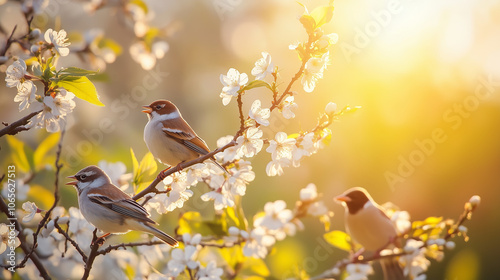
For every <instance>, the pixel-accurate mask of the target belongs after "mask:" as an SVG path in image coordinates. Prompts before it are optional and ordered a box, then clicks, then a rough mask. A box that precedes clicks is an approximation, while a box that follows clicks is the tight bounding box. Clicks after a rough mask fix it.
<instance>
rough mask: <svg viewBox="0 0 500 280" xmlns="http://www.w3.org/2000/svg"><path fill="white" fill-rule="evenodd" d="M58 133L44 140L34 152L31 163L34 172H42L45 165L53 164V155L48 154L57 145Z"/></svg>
mask: <svg viewBox="0 0 500 280" xmlns="http://www.w3.org/2000/svg"><path fill="white" fill-rule="evenodd" d="M59 137H60V133H52V134H49V136H47V138H45V139H44V140H43V141H42V143H40V145H38V147H37V148H36V150H35V153H34V155H33V163H34V166H35V171H40V170H42V169H43V168H44V167H45V166H46V165H48V164H53V163H54V160H55V155H49V152H50V151H51V150H52V149H53V148H54V147H55V146H56V145H57V143H58V141H59Z"/></svg>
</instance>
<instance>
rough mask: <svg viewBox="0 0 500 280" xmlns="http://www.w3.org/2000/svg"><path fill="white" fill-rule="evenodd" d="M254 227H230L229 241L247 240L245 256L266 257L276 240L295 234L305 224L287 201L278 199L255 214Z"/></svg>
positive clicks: (244, 250)
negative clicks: (248, 230) (245, 228)
mask: <svg viewBox="0 0 500 280" xmlns="http://www.w3.org/2000/svg"><path fill="white" fill-rule="evenodd" d="M253 227H254V228H253V229H252V230H251V231H250V232H247V231H245V230H242V229H238V228H236V227H230V228H229V237H228V238H227V241H228V242H235V241H237V240H243V241H245V244H244V246H243V254H244V255H245V256H247V257H253V258H265V257H266V256H267V254H268V253H269V248H270V247H271V246H273V245H274V244H275V243H276V241H279V240H283V239H284V238H285V237H286V236H287V235H295V232H296V231H297V228H298V229H302V228H303V227H304V226H303V224H302V223H301V222H300V221H299V220H298V219H295V218H294V215H293V212H292V210H290V209H286V203H285V202H284V201H283V200H277V201H275V202H268V203H266V204H265V206H264V212H261V213H259V214H257V215H256V216H255V218H254V222H253Z"/></svg>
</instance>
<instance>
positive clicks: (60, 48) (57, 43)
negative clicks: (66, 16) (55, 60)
mask: <svg viewBox="0 0 500 280" xmlns="http://www.w3.org/2000/svg"><path fill="white" fill-rule="evenodd" d="M44 38H45V41H46V42H47V43H49V44H52V45H53V46H54V48H55V49H56V52H57V53H58V54H59V55H61V56H67V55H68V54H69V48H67V47H68V46H69V45H70V43H69V42H67V41H68V38H66V31H64V29H61V30H60V31H59V32H57V31H54V30H52V29H48V30H47V31H45V35H44Z"/></svg>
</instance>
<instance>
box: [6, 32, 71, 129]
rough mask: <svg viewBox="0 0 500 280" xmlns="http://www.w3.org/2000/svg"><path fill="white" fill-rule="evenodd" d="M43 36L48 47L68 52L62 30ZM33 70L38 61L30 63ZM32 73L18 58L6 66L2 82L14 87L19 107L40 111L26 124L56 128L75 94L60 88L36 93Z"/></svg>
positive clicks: (64, 33)
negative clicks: (46, 93) (44, 92)
mask: <svg viewBox="0 0 500 280" xmlns="http://www.w3.org/2000/svg"><path fill="white" fill-rule="evenodd" d="M45 40H46V41H47V43H49V44H50V45H49V47H51V48H54V49H55V51H56V52H57V53H58V54H60V55H61V56H65V55H68V54H69V49H68V48H67V46H68V45H69V43H67V42H66V41H67V39H66V32H65V31H64V30H61V31H59V32H57V31H53V30H52V29H49V30H47V31H46V32H45ZM33 72H40V73H41V70H40V65H39V64H38V63H34V64H33ZM34 78H35V77H34V76H31V75H30V74H29V73H28V72H27V66H26V63H25V62H24V60H22V59H18V60H16V61H14V63H12V65H10V66H9V67H8V68H7V71H6V77H5V82H6V83H7V87H11V88H12V87H16V88H17V91H18V92H17V95H16V96H15V97H14V101H15V102H19V111H22V110H25V109H28V108H31V111H33V112H36V111H41V113H40V114H38V115H36V116H35V117H34V118H32V119H31V122H30V123H29V124H27V125H26V127H28V128H30V127H37V128H46V129H47V131H48V132H57V131H59V130H60V129H61V126H62V125H63V124H64V122H65V116H66V115H68V114H69V113H71V112H72V111H73V109H74V108H75V102H74V101H73V98H74V97H75V95H74V94H73V93H72V92H69V91H67V90H66V89H64V88H57V89H55V90H54V91H52V92H51V93H50V94H48V95H45V94H42V95H39V94H37V87H36V85H35V84H34V83H33V81H32V80H33V79H34Z"/></svg>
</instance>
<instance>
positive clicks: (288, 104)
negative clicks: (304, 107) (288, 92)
mask: <svg viewBox="0 0 500 280" xmlns="http://www.w3.org/2000/svg"><path fill="white" fill-rule="evenodd" d="M298 107H299V105H298V104H297V103H295V98H294V97H293V96H287V98H285V100H283V102H282V105H281V113H282V114H283V117H284V118H285V119H293V118H295V113H294V112H293V111H294V110H295V109H297V108H298Z"/></svg>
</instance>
